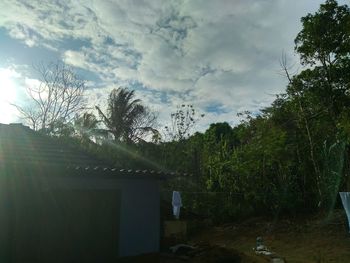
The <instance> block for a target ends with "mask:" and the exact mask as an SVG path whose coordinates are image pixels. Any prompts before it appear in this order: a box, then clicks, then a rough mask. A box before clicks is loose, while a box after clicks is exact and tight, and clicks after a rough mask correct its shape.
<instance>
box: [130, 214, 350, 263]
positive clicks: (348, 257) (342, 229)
mask: <svg viewBox="0 0 350 263" xmlns="http://www.w3.org/2000/svg"><path fill="white" fill-rule="evenodd" d="M348 232H349V231H348V224H347V221H346V217H345V213H344V211H342V210H335V211H334V212H333V213H332V214H331V215H327V216H326V215H318V216H300V217H298V218H286V217H284V218H252V219H249V220H244V221H241V222H236V223H230V224H225V225H221V226H215V227H214V226H213V227H207V228H204V229H202V230H200V231H199V232H197V233H196V234H194V235H192V236H191V237H189V238H188V240H187V241H186V242H185V243H186V244H188V245H192V246H194V247H196V249H195V250H193V251H185V252H180V253H177V254H172V253H170V252H167V251H163V252H162V253H161V254H160V255H159V254H157V255H148V256H146V257H138V258H133V259H132V260H131V261H125V262H128V263H130V262H131V263H133V262H135V263H136V262H145V263H154V262H162V263H186V262H188V263H200V262H203V263H267V262H273V261H271V259H270V258H268V257H262V256H260V255H256V254H255V251H254V250H253V247H255V244H256V238H257V237H262V238H263V244H264V245H265V246H266V247H267V248H268V250H269V251H272V252H274V253H275V254H276V256H277V257H280V258H283V259H284V262H288V263H324V262H330V263H333V262H339V263H349V262H350V234H349V233H348ZM276 262H283V261H276Z"/></svg>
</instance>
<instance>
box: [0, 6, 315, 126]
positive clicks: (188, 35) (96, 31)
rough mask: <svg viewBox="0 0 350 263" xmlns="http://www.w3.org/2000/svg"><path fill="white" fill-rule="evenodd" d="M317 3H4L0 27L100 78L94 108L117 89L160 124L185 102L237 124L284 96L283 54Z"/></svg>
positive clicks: (289, 49) (216, 118)
mask: <svg viewBox="0 0 350 263" xmlns="http://www.w3.org/2000/svg"><path fill="white" fill-rule="evenodd" d="M311 2H312V3H311ZM320 3H321V1H309V2H307V1H303V0H296V1H292V2H291V1H287V0H235V1H232V0H220V1H211V0H206V1H202V0H200V1H199V0H190V1H188V0H177V1H164V0H152V1H146V0H139V1H129V0H116V1H109V0H104V1H101V0H90V1H83V0H81V1H49V0H46V1H39V0H33V1H30V2H28V1H25V0H17V1H15V0H14V1H9V0H8V1H6V0H5V1H1V3H0V27H3V28H5V29H6V30H7V31H8V32H9V34H10V35H11V37H13V38H15V39H17V40H19V41H22V42H24V43H25V44H26V45H27V46H28V47H33V46H41V47H43V48H46V49H47V48H49V49H52V50H55V51H57V52H58V53H59V54H60V57H61V58H62V60H63V61H65V62H66V63H67V64H70V65H72V66H74V67H77V68H81V69H84V70H86V71H88V72H93V73H94V74H97V75H98V77H99V79H100V81H101V82H100V83H97V84H96V87H95V88H92V90H93V92H91V94H90V96H91V98H92V101H94V102H95V103H97V102H98V101H99V100H100V101H101V100H102V98H105V96H106V93H108V91H110V89H111V88H112V87H118V86H125V85H129V86H130V87H132V88H135V87H136V88H137V89H138V94H140V96H141V97H142V98H143V99H144V100H145V102H146V103H149V104H152V105H154V107H155V108H157V109H158V110H159V112H160V116H161V119H162V120H165V119H166V118H168V117H167V116H168V115H170V112H171V111H172V110H174V109H175V108H176V105H178V104H181V103H183V102H185V103H191V104H195V105H196V106H197V107H198V108H199V110H200V111H202V112H207V119H208V120H209V121H219V120H220V121H223V120H227V121H229V122H231V123H233V122H236V121H232V120H234V119H235V117H234V116H235V115H236V113H237V112H239V111H242V110H246V109H247V110H252V111H257V110H258V109H259V108H261V107H264V106H266V105H268V104H269V103H270V102H271V101H272V100H273V96H271V94H275V93H279V92H283V90H284V88H285V82H284V80H283V79H282V78H281V77H280V76H279V75H278V74H277V71H278V69H279V65H278V60H279V58H280V56H281V52H282V50H285V51H286V52H287V54H288V55H289V56H291V55H292V54H293V39H294V37H295V35H296V34H297V32H298V31H299V30H300V22H299V19H300V17H301V16H304V15H306V14H307V13H308V12H314V11H315V10H316V9H317V8H318V5H319V4H320ZM73 42H74V43H73ZM28 52H29V51H28ZM291 57H292V56H291ZM292 59H293V60H297V57H292ZM135 83H137V85H136V84H135ZM215 109H216V111H215ZM207 124H208V123H205V124H203V127H204V125H207Z"/></svg>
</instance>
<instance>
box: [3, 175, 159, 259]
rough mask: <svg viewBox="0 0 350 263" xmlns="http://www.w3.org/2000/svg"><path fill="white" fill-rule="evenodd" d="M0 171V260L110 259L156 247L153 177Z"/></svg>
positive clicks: (156, 197)
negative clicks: (132, 177)
mask: <svg viewBox="0 0 350 263" xmlns="http://www.w3.org/2000/svg"><path fill="white" fill-rule="evenodd" d="M10 174H11V173H9V176H6V173H5V172H1V176H0V262H113V261H114V262H115V260H116V258H117V257H118V256H130V255H137V254H141V253H149V252H157V251H158V250H159V189H158V183H157V181H156V180H149V179H115V178H97V177H69V176H68V177H49V176H31V175H30V172H28V176H11V175H10Z"/></svg>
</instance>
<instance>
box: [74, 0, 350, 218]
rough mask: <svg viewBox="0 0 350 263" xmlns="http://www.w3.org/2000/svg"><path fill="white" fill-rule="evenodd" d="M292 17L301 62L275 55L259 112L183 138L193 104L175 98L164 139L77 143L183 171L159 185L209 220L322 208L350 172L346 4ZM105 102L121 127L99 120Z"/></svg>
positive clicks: (349, 21)
mask: <svg viewBox="0 0 350 263" xmlns="http://www.w3.org/2000/svg"><path fill="white" fill-rule="evenodd" d="M301 22H302V30H301V31H300V33H299V34H298V35H297V37H296V39H295V51H296V52H297V53H298V54H299V55H300V59H301V64H302V65H303V70H302V71H301V72H300V73H298V74H297V75H294V76H292V75H290V74H289V72H288V66H287V64H286V63H285V62H286V61H285V60H283V61H284V63H282V67H283V70H284V72H285V74H286V78H287V80H288V81H289V84H288V86H287V88H286V92H285V93H284V94H279V95H278V96H277V97H276V99H275V101H274V102H273V103H272V104H271V106H269V107H267V108H264V109H262V110H261V114H260V115H258V116H252V115H249V114H248V115H247V117H246V118H245V119H244V120H243V121H242V122H241V123H240V124H239V125H237V126H236V127H231V126H230V125H229V124H228V123H214V124H211V125H210V127H209V128H208V129H207V130H206V131H205V132H204V133H195V134H192V135H191V136H188V131H189V130H190V128H192V127H193V125H195V118H194V114H195V110H194V108H193V107H192V106H189V105H183V108H182V107H180V108H178V109H177V111H176V112H175V113H174V114H173V115H172V116H171V121H172V126H171V127H167V129H168V133H169V134H170V135H172V136H173V137H170V139H171V140H170V141H169V140H168V141H161V140H159V139H158V140H157V142H146V141H138V142H136V143H135V142H134V143H130V142H132V141H133V140H127V138H129V135H124V134H122V133H121V132H119V133H116V134H114V133H113V134H114V135H115V136H114V137H115V138H119V137H123V136H124V137H125V138H126V139H125V140H120V141H117V140H114V141H109V140H108V139H106V140H104V141H103V142H102V145H99V146H97V145H96V144H95V143H93V142H92V141H91V140H90V141H89V140H87V139H86V136H85V137H84V136H82V137H81V138H83V139H84V142H85V143H84V145H85V146H86V147H87V146H88V147H89V148H90V149H91V150H92V151H94V152H95V153H98V154H99V155H100V156H102V157H103V158H109V160H110V161H111V162H112V163H113V164H114V165H116V166H121V167H123V168H134V169H142V168H149V169H158V170H166V171H180V172H187V173H191V174H192V176H190V177H177V178H175V179H174V180H170V181H168V182H167V184H168V185H167V187H165V189H168V190H171V189H176V190H180V191H182V192H183V197H184V204H185V206H187V207H189V208H191V209H192V210H193V211H196V212H198V213H202V214H205V215H208V216H210V217H212V218H213V219H215V220H220V221H221V220H228V219H231V218H233V217H235V216H245V215H249V214H251V213H282V212H283V213H297V212H305V211H319V210H325V211H328V209H331V208H332V207H333V206H334V204H335V202H336V198H337V193H338V191H340V190H346V189H347V182H348V176H349V171H350V169H349V162H348V153H349V149H350V148H349V146H350V119H349V117H350V110H349V106H350V11H349V8H348V7H347V6H345V5H344V6H339V5H338V3H337V2H336V1H334V0H327V1H326V2H325V3H324V4H322V5H321V6H320V8H319V10H318V11H317V12H316V13H314V14H308V15H307V16H305V17H303V18H302V19H301ZM114 95H115V94H114ZM114 95H113V94H111V96H114ZM131 95H133V93H132V94H131ZM114 100H115V99H114V98H112V97H111V98H110V101H109V109H108V110H109V111H110V113H109V116H104V117H103V119H102V121H104V122H105V123H106V126H107V127H106V128H107V129H109V130H113V129H114V127H115V129H114V130H115V131H116V132H117V128H118V127H123V126H120V125H121V124H120V123H119V122H116V123H114V122H113V125H110V124H109V122H108V121H106V119H112V117H113V111H114V108H113V107H115V108H118V107H119V106H120V105H117V104H116V105H114V104H113V105H111V101H114ZM138 102H139V101H137V103H138ZM131 103H133V102H131ZM118 114H119V113H118ZM122 115H123V114H121V115H120V116H119V117H118V118H121V119H123V120H124V119H125V118H126V117H127V115H125V116H122ZM85 117H89V118H90V119H89V120H90V122H88V123H90V124H94V125H95V124H96V122H95V121H96V120H95V119H94V118H92V117H91V116H85ZM176 118H177V119H176ZM87 121H88V120H87ZM113 121H114V119H113ZM115 121H117V119H115ZM80 122H81V123H83V120H80ZM122 124H123V125H124V121H123V122H122ZM90 128H91V127H90ZM90 128H89V131H90ZM114 130H113V131H114ZM75 134H77V133H75ZM115 138H114V139H115ZM165 194H168V193H167V192H165Z"/></svg>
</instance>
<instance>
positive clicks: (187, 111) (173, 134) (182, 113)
mask: <svg viewBox="0 0 350 263" xmlns="http://www.w3.org/2000/svg"><path fill="white" fill-rule="evenodd" d="M170 116H171V124H170V125H169V126H165V132H166V135H167V137H168V138H169V139H170V140H172V141H181V140H183V139H186V138H187V137H189V136H190V134H191V132H192V130H193V128H194V126H195V125H196V123H197V121H198V120H199V118H200V117H201V118H203V117H204V114H201V115H200V117H198V116H197V113H196V110H195V109H194V107H193V105H190V104H182V105H181V106H178V107H177V110H176V112H174V113H171V115H170Z"/></svg>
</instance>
